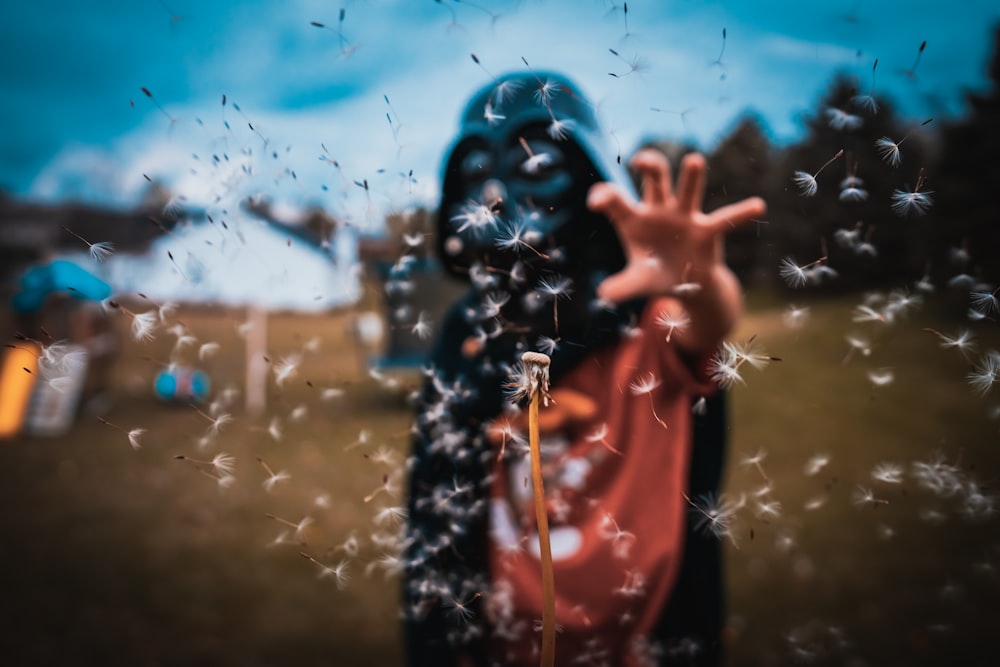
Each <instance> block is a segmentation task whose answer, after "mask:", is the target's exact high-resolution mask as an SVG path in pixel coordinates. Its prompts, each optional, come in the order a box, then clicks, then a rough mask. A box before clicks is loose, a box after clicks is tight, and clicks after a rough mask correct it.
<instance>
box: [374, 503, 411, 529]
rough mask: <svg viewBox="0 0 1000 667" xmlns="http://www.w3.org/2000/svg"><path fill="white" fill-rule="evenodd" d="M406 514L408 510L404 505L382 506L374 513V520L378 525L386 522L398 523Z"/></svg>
mask: <svg viewBox="0 0 1000 667" xmlns="http://www.w3.org/2000/svg"><path fill="white" fill-rule="evenodd" d="M408 516H409V512H408V511H407V510H406V508H405V507H383V508H382V509H381V510H379V511H378V513H376V514H375V518H374V522H375V524H376V525H379V526H381V525H383V524H386V523H390V524H397V525H398V524H401V523H403V522H404V521H405V520H406V518H407V517H408Z"/></svg>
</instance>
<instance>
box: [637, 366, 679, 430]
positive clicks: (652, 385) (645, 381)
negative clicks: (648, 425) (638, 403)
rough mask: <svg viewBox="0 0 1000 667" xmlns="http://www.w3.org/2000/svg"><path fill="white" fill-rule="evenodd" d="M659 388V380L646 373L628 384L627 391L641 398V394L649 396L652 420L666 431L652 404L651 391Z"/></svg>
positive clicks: (665, 424)
mask: <svg viewBox="0 0 1000 667" xmlns="http://www.w3.org/2000/svg"><path fill="white" fill-rule="evenodd" d="M659 386H660V380H659V379H658V378H657V377H656V376H655V375H654V374H653V373H652V372H650V373H646V374H645V375H643V376H642V377H641V378H637V379H635V380H633V381H632V382H630V383H629V386H628V389H629V391H630V392H631V393H632V395H633V396H642V395H643V394H645V395H647V396H649V409H650V410H651V411H652V413H653V419H655V420H656V422H657V423H658V424H659V425H660V426H662V427H663V428H664V429H667V430H669V429H668V427H667V423H666V422H665V421H663V420H662V419H660V416H659V415H658V414H656V404H655V403H654V402H653V391H654V390H655V389H656V388H657V387H659Z"/></svg>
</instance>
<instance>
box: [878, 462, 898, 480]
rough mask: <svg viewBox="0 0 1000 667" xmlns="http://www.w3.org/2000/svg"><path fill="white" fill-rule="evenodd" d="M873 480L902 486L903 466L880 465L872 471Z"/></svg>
mask: <svg viewBox="0 0 1000 667" xmlns="http://www.w3.org/2000/svg"><path fill="white" fill-rule="evenodd" d="M872 479H874V480H875V481H876V482H882V483H883V484H902V483H903V466H901V465H899V464H898V463H879V464H878V465H877V466H875V469H874V470H872Z"/></svg>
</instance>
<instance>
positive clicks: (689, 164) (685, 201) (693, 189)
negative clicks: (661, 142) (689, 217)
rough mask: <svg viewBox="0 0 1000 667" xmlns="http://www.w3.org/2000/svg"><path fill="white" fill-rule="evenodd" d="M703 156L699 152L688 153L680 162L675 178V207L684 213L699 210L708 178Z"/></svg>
mask: <svg viewBox="0 0 1000 667" xmlns="http://www.w3.org/2000/svg"><path fill="white" fill-rule="evenodd" d="M707 169H708V168H707V165H706V162H705V157H704V156H703V155H702V154H701V153H688V154H687V155H685V156H684V160H683V161H682V162H681V173H680V176H678V178H677V208H678V210H680V211H684V212H686V213H697V212H699V211H701V203H702V201H703V200H704V198H705V182H706V181H707V180H708V175H707Z"/></svg>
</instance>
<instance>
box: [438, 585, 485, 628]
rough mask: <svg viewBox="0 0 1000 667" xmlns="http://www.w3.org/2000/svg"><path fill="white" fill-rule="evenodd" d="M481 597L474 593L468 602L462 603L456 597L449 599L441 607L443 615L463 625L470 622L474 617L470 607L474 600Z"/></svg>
mask: <svg viewBox="0 0 1000 667" xmlns="http://www.w3.org/2000/svg"><path fill="white" fill-rule="evenodd" d="M480 595H482V594H481V593H476V594H475V595H473V596H472V598H470V599H469V600H467V601H465V602H463V601H462V600H460V599H459V598H457V597H454V596H452V597H449V598H448V599H447V600H446V601H445V602H444V603H443V604H442V605H441V606H442V607H443V608H444V609H445V613H446V614H447V615H448V616H450V617H451V618H452V619H454V620H455V621H456V622H457V623H459V624H461V625H465V624H467V623H469V622H470V621H471V620H472V617H473V616H475V615H476V614H475V612H474V611H473V610H472V608H471V607H470V605H471V604H472V602H473V601H474V600H476V599H478V598H479V597H480Z"/></svg>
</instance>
